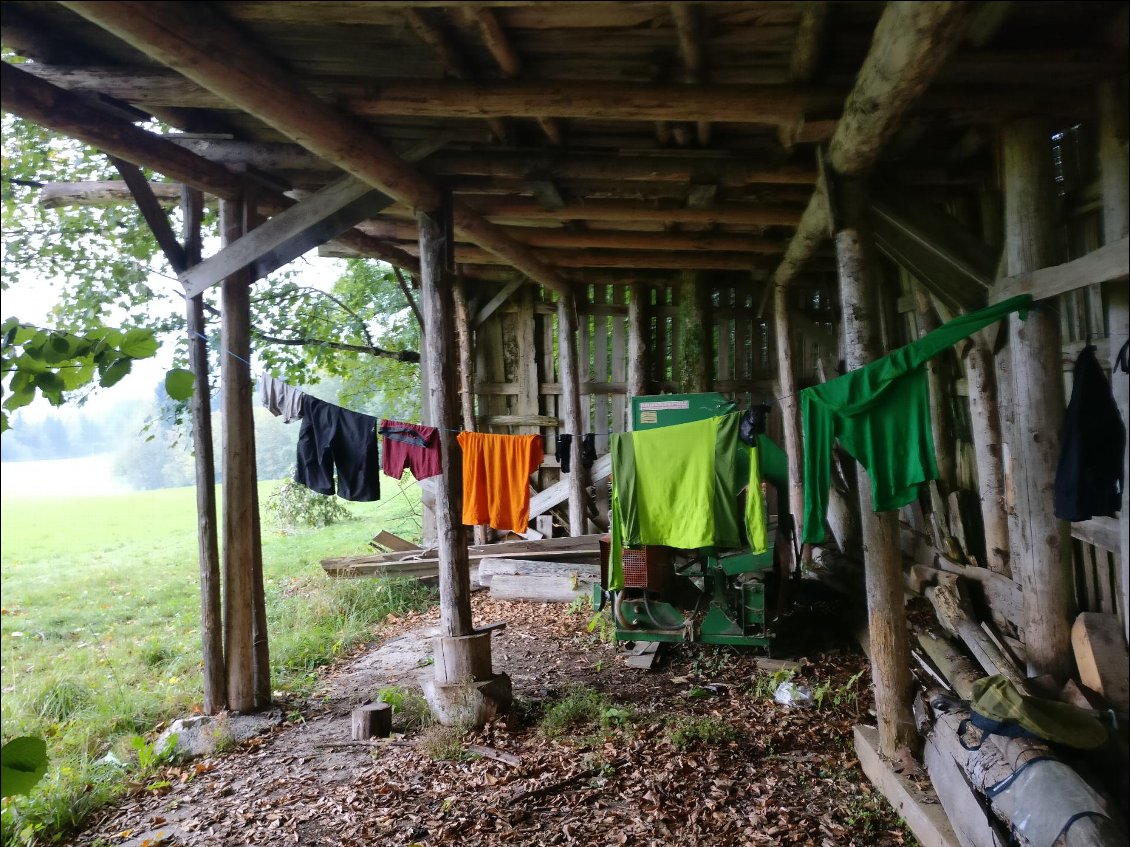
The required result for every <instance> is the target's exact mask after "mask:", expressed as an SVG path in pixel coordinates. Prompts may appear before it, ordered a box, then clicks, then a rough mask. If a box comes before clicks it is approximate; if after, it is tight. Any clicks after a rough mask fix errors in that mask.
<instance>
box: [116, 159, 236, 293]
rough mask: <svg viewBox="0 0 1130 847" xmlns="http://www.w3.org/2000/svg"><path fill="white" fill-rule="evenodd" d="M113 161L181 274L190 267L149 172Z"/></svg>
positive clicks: (171, 264) (165, 251) (132, 165)
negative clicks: (156, 193)
mask: <svg viewBox="0 0 1130 847" xmlns="http://www.w3.org/2000/svg"><path fill="white" fill-rule="evenodd" d="M110 161H111V162H113V164H114V168H115V169H117V171H118V173H119V174H121V175H122V179H123V180H124V181H125V184H126V186H127V187H128V188H129V192H130V194H131V195H133V199H134V202H135V203H137V209H138V211H139V212H141V217H142V218H144V219H145V222H146V223H147V224H148V225H149V231H150V232H152V233H153V237H154V238H155V239H156V240H157V246H158V247H160V248H161V252H162V253H164V254H165V259H166V261H168V263H169V266H170V267H171V268H172V269H173V272H174V273H178V274H179V273H181V272H182V271H184V270H185V269H186V268H187V262H186V259H185V253H184V248H183V247H181V244H180V242H179V241H177V237H176V234H175V233H174V232H173V227H172V225H171V224H170V223H169V219H168V218H167V217H166V216H165V210H164V209H162V208H161V201H159V200H158V199H157V196H156V195H155V194H154V193H153V189H151V188H150V187H149V181H148V180H147V179H146V178H145V174H143V173H142V172H141V169H140V168H138V167H137V165H134V164H132V163H130V162H126V161H124V160H122V159H118V158H115V157H113V156H111V157H110ZM197 261H199V260H197ZM217 282H218V280H217Z"/></svg>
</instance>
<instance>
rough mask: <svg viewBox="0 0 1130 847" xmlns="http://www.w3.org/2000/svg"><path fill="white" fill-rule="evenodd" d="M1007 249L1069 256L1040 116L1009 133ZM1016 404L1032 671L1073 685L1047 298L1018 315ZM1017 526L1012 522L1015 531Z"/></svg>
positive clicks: (1013, 339) (1054, 336) (1016, 558)
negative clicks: (1063, 250) (1063, 247)
mask: <svg viewBox="0 0 1130 847" xmlns="http://www.w3.org/2000/svg"><path fill="white" fill-rule="evenodd" d="M1001 141H1002V147H1003V151H1002V152H1003V157H1002V158H1003V169H1004V191H1005V254H1006V256H1007V262H1008V273H1009V275H1015V274H1020V273H1024V272H1026V271H1034V270H1037V269H1039V268H1044V267H1047V266H1049V265H1054V264H1056V263H1058V261H1059V260H1060V250H1059V246H1058V245H1059V244H1060V240H1059V239H1058V238H1057V237H1056V232H1055V198H1054V195H1053V193H1052V192H1053V188H1054V184H1055V183H1054V180H1053V177H1052V156H1051V134H1050V133H1049V132H1048V130H1047V128H1046V127H1045V126H1044V124H1043V122H1042V121H1040V120H1038V119H1023V120H1017V121H1013V122H1012V123H1009V124H1006V125H1005V127H1004V128H1003V130H1002V137H1001ZM1009 342H1010V347H1011V351H1010V352H1011V362H1012V369H1011V370H1012V378H1013V394H1014V399H1015V402H1016V412H1015V414H1016V423H1015V442H1014V444H1013V445H1011V446H1012V447H1013V449H1012V451H1011V452H1012V477H1013V484H1014V492H1015V497H1016V521H1015V524H1014V525H1015V526H1016V527H1017V529H1018V530H1019V532H1018V533H1017V534H1014V535H1010V538H1011V541H1012V548H1013V573H1014V574H1015V575H1016V576H1017V577H1018V580H1019V582H1020V585H1021V587H1022V589H1023V591H1024V640H1025V643H1026V645H1027V648H1028V673H1029V674H1030V675H1032V676H1040V675H1042V674H1051V675H1052V676H1053V677H1055V678H1056V680H1058V681H1059V682H1061V683H1062V682H1063V681H1064V680H1065V679H1066V678H1067V677H1068V676H1069V675H1070V673H1071V664H1072V661H1071V617H1072V614H1071V613H1072V606H1073V603H1072V569H1071V545H1070V527H1069V525H1068V523H1067V522H1066V521H1060V520H1057V519H1056V516H1055V473H1056V465H1057V463H1058V461H1059V430H1060V427H1061V426H1062V425H1063V411H1064V399H1063V364H1062V356H1063V352H1062V350H1063V347H1062V340H1061V338H1060V330H1059V319H1058V317H1057V315H1056V314H1055V312H1054V311H1053V310H1052V309H1051V308H1049V306H1048V305H1047V304H1037V305H1036V306H1035V307H1034V308H1033V309H1031V310H1030V311H1029V313H1028V319H1027V320H1024V321H1021V320H1020V319H1019V318H1018V317H1017V316H1015V315H1014V316H1013V317H1012V318H1011V319H1010V339H1009ZM1010 528H1011V527H1010Z"/></svg>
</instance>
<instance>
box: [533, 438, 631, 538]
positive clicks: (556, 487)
mask: <svg viewBox="0 0 1130 847" xmlns="http://www.w3.org/2000/svg"><path fill="white" fill-rule="evenodd" d="M611 475H612V454H611V453H605V454H604V455H603V456H599V457H597V460H596V461H595V462H593V464H592V467H591V468H589V477H590V480H589V481H590V483H592V484H596V483H598V482H603V481H604V480H606V479H608V477H609V476H611ZM569 486H570V482H569V479H568V478H566V479H562V480H561V481H560V482H555V483H554V484H553V485H551V486H549V487H548V488H546V489H545V490H544V491H542V492H540V493H538V494H535V495H534V496H533V497H531V498H530V517H531V518H532V517H536V516H537V515H542V514H545V513H546V512H548V511H549V510H550V509H552V508H553V507H554V506H557V505H559V504H560V503H564V502H565V501H566V500H568V499H569V490H570V489H569ZM576 537H577V538H596V537H597V536H595V535H582V536H576Z"/></svg>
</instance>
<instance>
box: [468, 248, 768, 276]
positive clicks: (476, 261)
mask: <svg viewBox="0 0 1130 847" xmlns="http://www.w3.org/2000/svg"><path fill="white" fill-rule="evenodd" d="M543 255H545V256H546V257H547V258H548V259H549V260H550V261H551V262H552V264H553V265H554V266H555V267H558V268H630V269H644V268H667V269H672V270H721V271H748V270H751V269H760V268H765V267H766V263H765V261H764V260H762V259H760V258H759V257H758V256H757V255H756V254H751V253H678V252H666V251H643V250H641V251H637V252H633V251H627V250H625V251H618V250H579V251H576V252H566V251H563V250H562V251H557V252H554V253H550V252H545V253H544V254H543ZM455 259H456V261H458V262H464V263H466V264H468V265H498V264H502V263H501V262H500V260H499V259H498V258H497V257H496V256H494V255H492V254H490V253H487V252H486V251H484V250H478V249H476V248H473V247H466V248H463V247H460V246H458V245H457V246H456V250H455ZM610 281H611V280H610Z"/></svg>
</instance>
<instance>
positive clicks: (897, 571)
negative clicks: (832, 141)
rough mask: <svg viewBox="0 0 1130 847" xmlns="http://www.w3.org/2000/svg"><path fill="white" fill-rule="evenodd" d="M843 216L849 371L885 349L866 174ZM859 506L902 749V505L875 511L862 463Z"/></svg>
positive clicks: (840, 244)
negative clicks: (868, 218) (895, 509)
mask: <svg viewBox="0 0 1130 847" xmlns="http://www.w3.org/2000/svg"><path fill="white" fill-rule="evenodd" d="M837 187H838V188H839V191H838V198H839V200H840V202H841V208H840V209H839V211H840V212H841V213H842V224H841V226H840V227H839V229H838V231H837V232H836V234H835V244H836V262H837V265H838V267H839V277H840V305H841V308H842V310H843V331H844V339H845V345H844V346H845V364H846V367H847V369H848V370H849V371H852V370H856V369H858V368H861V367H863V366H864V365H866V364H867V363H869V362H871V361H874V360H875V359H877V358H879V357H880V356H881V355H882V351H881V350H880V345H879V341H878V338H879V320H878V309H877V304H876V302H875V294H876V292H877V290H878V285H877V284H876V276H877V273H878V268H877V267H876V255H875V245H874V241H873V236H872V234H871V232H870V230H869V228H868V226H867V223H866V210H867V193H866V187H865V183H864V181H863V180H862V179H859V178H855V179H842V180H840V181H838V182H837ZM858 488H859V510H860V516H861V518H862V527H863V551H864V562H865V579H866V586H867V617H868V632H869V633H870V638H871V678H872V682H873V685H874V687H875V712H876V715H877V717H878V721H879V749H880V752H882V753H883V755H884V756H887V757H892V758H893V757H894V756H896V755H897V754H898V753H899V751H900V750H901V749H903V748H909V747H912V746H913V745H914V744H915V741H916V738H917V732H916V730H915V724H914V715H913V713H912V702H913V699H914V681H913V678H912V677H911V675H910V646H909V644H908V642H907V628H906V614H905V612H904V610H903V587H902V586H903V583H902V551H901V549H900V543H899V522H898V514H897V513H896V512H880V513H877V512H875V511H874V509H873V507H872V505H871V480H870V478H869V477H868V475H867V472H866V471H865V470H863V469H859V473H858Z"/></svg>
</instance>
